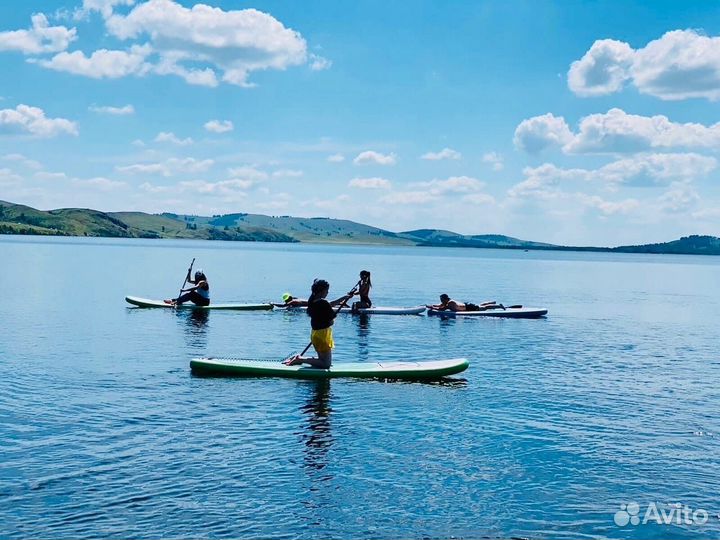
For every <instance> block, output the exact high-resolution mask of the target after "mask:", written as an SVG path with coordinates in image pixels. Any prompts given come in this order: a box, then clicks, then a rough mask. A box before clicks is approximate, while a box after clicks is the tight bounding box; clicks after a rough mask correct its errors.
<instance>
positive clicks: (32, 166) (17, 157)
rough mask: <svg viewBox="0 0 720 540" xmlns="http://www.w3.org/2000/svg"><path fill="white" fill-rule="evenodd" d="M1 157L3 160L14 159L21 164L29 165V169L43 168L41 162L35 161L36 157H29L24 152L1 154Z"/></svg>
mask: <svg viewBox="0 0 720 540" xmlns="http://www.w3.org/2000/svg"><path fill="white" fill-rule="evenodd" d="M0 159H1V160H3V161H14V162H15V163H19V164H20V165H23V166H24V167H27V168H28V169H42V165H41V164H40V162H38V161H35V160H34V159H29V158H27V157H25V156H24V155H23V154H17V153H15V154H5V155H4V156H0Z"/></svg>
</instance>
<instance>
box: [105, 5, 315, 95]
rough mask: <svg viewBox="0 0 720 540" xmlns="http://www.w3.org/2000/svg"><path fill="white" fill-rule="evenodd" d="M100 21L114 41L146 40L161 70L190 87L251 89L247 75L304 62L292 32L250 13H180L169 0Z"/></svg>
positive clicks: (206, 9)
mask: <svg viewBox="0 0 720 540" xmlns="http://www.w3.org/2000/svg"><path fill="white" fill-rule="evenodd" d="M105 22H106V27H107V30H108V31H109V32H110V33H111V34H112V35H114V36H115V37H117V38H120V39H138V38H142V37H148V38H149V39H150V40H151V42H152V45H153V48H154V49H155V50H156V51H157V52H158V54H159V55H160V57H161V62H160V64H161V65H162V71H163V72H164V73H168V74H170V73H174V74H177V75H180V76H183V78H185V79H186V80H188V82H192V81H190V80H189V79H190V78H192V77H195V78H196V80H195V83H201V82H200V81H201V80H202V81H203V82H204V84H208V85H211V84H209V83H210V81H212V80H215V79H216V78H217V79H220V80H222V81H224V82H227V83H229V84H235V85H238V86H252V84H251V83H250V82H248V76H249V74H250V73H251V72H253V71H257V70H266V69H278V70H284V69H287V68H288V67H290V66H294V65H300V64H304V63H306V62H307V60H308V52H307V44H306V42H305V40H304V39H303V37H302V36H301V35H300V34H299V33H298V32H296V31H294V30H292V29H289V28H286V27H285V26H283V24H282V23H281V22H280V21H278V20H277V19H275V18H274V17H272V16H271V15H268V14H267V13H263V12H261V11H258V10H255V9H243V10H230V11H224V10H222V9H220V8H215V7H211V6H207V5H205V4H196V5H194V6H193V7H192V8H186V7H184V6H182V5H180V4H178V3H176V2H174V1H172V0H148V1H147V2H143V3H140V4H138V5H137V6H136V7H134V8H133V9H132V10H131V11H130V12H129V13H127V14H126V15H123V14H119V13H111V14H110V15H109V16H107V18H106V19H105ZM318 58H319V57H318ZM316 61H318V60H316ZM189 65H193V66H198V65H200V66H202V67H201V68H200V69H191V68H189V67H188V66H189ZM211 75H212V76H211Z"/></svg>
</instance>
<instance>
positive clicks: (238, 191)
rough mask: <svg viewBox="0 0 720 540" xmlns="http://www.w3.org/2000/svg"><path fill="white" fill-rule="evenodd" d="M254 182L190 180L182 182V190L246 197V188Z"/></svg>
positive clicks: (180, 184)
mask: <svg viewBox="0 0 720 540" xmlns="http://www.w3.org/2000/svg"><path fill="white" fill-rule="evenodd" d="M252 185H253V182H252V181H249V180H221V181H219V182H208V181H206V180H190V181H186V182H180V183H179V186H180V190H181V191H185V192H187V191H190V192H194V193H199V194H202V195H221V196H227V195H232V196H240V197H245V196H246V193H244V192H245V190H247V189H249V188H250V187H252Z"/></svg>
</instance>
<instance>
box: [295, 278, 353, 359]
mask: <svg viewBox="0 0 720 540" xmlns="http://www.w3.org/2000/svg"><path fill="white" fill-rule="evenodd" d="M311 292H312V294H311V295H310V298H308V310H307V312H308V315H310V326H311V327H312V330H311V331H310V342H311V343H312V346H313V347H314V348H315V352H317V357H313V356H300V355H299V354H298V355H295V356H292V357H290V358H288V359H287V360H286V361H285V362H284V364H286V365H288V366H295V365H298V364H310V365H311V366H312V367H314V368H320V369H328V368H330V365H331V364H332V350H333V348H334V347H335V342H334V341H333V333H332V325H333V323H334V322H335V316H336V313H335V311H333V308H332V306H331V305H330V302H328V301H327V300H326V298H327V295H328V293H329V292H330V284H329V283H328V282H327V281H325V280H324V279H316V280H315V281H314V282H313V284H312V289H311ZM345 301H347V297H346V298H345Z"/></svg>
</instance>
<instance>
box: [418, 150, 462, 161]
mask: <svg viewBox="0 0 720 540" xmlns="http://www.w3.org/2000/svg"><path fill="white" fill-rule="evenodd" d="M461 157H462V155H461V154H460V152H458V151H456V150H453V149H452V148H443V149H442V150H440V151H439V152H428V153H427V154H423V155H422V156H420V159H427V160H430V161H439V160H441V159H460V158H461Z"/></svg>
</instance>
